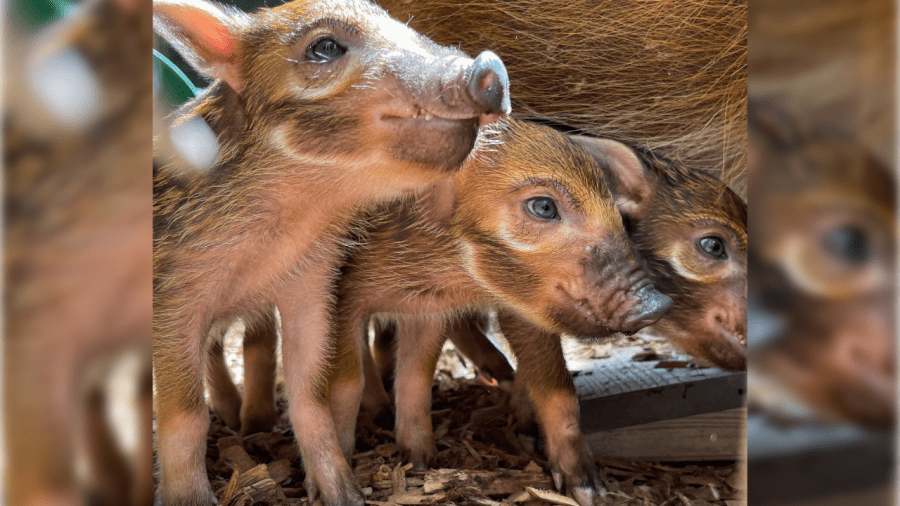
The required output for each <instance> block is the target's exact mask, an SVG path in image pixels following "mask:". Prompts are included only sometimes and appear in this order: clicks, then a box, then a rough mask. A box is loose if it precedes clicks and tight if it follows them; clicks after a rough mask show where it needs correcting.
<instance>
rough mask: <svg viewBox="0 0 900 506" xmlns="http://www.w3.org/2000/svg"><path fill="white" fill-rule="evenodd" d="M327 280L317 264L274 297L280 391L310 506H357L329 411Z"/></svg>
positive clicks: (324, 267) (327, 270) (323, 266)
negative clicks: (286, 404)
mask: <svg viewBox="0 0 900 506" xmlns="http://www.w3.org/2000/svg"><path fill="white" fill-rule="evenodd" d="M332 277H333V270H332V269H331V262H318V263H316V264H313V265H310V266H309V267H308V269H305V270H304V272H303V273H302V274H298V275H297V277H296V278H294V279H293V280H292V281H291V282H286V283H285V285H284V286H283V287H282V289H281V290H280V292H279V298H278V300H277V302H276V304H277V306H278V308H279V310H280V311H281V324H282V358H283V360H284V377H285V389H286V392H287V394H288V399H289V400H290V408H289V415H290V420H291V425H292V426H293V429H294V435H295V436H296V438H297V442H298V444H299V446H300V454H301V455H302V457H303V465H304V467H305V468H306V490H307V492H308V493H309V499H310V503H314V502H315V501H316V499H317V498H321V500H322V503H323V504H324V505H325V506H344V505H350V506H354V505H356V506H362V505H363V504H364V503H365V499H364V497H363V494H362V491H361V490H360V488H359V484H358V483H357V481H356V477H355V476H354V475H353V472H352V471H351V469H350V465H349V464H348V463H347V460H346V459H345V458H344V454H343V452H342V451H341V447H340V444H339V442H338V435H337V432H336V430H335V426H334V421H333V419H332V414H331V406H330V405H329V404H330V403H331V395H330V392H329V388H328V382H329V376H328V373H329V370H328V369H329V366H328V340H329V337H330V336H329V310H330V307H329V306H330V303H329V301H330V300H331V293H330V292H331V279H332Z"/></svg>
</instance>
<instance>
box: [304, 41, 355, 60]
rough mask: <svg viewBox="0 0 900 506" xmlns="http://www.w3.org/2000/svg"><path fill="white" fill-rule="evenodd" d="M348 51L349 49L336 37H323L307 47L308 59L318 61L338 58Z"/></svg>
mask: <svg viewBox="0 0 900 506" xmlns="http://www.w3.org/2000/svg"><path fill="white" fill-rule="evenodd" d="M346 52H347V49H346V48H345V47H344V46H342V45H340V44H338V43H337V41H335V40H334V39H332V38H330V37H323V38H321V39H319V40H317V41H315V42H313V43H312V44H310V45H309V47H308V48H306V59H307V60H309V61H314V62H318V63H326V62H330V61H333V60H337V59H338V58H340V57H341V56H344V53H346Z"/></svg>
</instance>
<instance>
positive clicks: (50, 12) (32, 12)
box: [12, 0, 70, 31]
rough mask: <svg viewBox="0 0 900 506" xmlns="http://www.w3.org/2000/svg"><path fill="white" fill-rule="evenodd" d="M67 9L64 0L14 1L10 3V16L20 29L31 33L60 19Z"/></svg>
mask: <svg viewBox="0 0 900 506" xmlns="http://www.w3.org/2000/svg"><path fill="white" fill-rule="evenodd" d="M69 8H70V6H69V4H68V2H66V0H16V1H14V2H12V15H13V20H14V22H15V23H16V24H18V25H19V27H20V28H22V29H24V30H27V31H33V30H37V29H38V28H40V27H42V26H44V25H46V24H48V23H50V22H51V21H53V20H54V19H57V18H61V17H62V16H64V15H65V14H66V12H67V11H68V10H69Z"/></svg>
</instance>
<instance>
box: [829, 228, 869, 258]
mask: <svg viewBox="0 0 900 506" xmlns="http://www.w3.org/2000/svg"><path fill="white" fill-rule="evenodd" d="M825 247H827V248H828V250H829V251H831V252H832V253H834V254H836V255H838V256H840V257H841V258H842V259H844V260H847V261H848V262H850V263H853V264H855V265H862V264H863V263H865V262H866V260H868V259H869V241H868V240H867V238H866V233H865V232H864V231H863V230H862V229H861V228H859V227H854V226H851V225H848V226H846V227H840V228H837V229H834V230H832V231H830V232H828V234H827V235H826V236H825Z"/></svg>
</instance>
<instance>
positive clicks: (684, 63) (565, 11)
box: [379, 0, 893, 199]
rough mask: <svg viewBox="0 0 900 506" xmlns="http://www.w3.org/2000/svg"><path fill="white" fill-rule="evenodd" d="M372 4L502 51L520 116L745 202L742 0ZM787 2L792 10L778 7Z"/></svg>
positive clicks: (439, 35)
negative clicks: (727, 189)
mask: <svg viewBox="0 0 900 506" xmlns="http://www.w3.org/2000/svg"><path fill="white" fill-rule="evenodd" d="M814 1H815V0H811V1H810V2H807V3H811V2H814ZM379 3H380V4H381V5H382V6H383V7H385V8H387V9H388V11H389V12H390V13H391V15H393V16H396V17H397V18H398V19H401V20H404V21H405V20H407V19H409V20H410V26H411V27H413V28H415V29H416V30H419V31H420V32H421V33H423V34H425V35H427V36H429V37H431V38H432V39H433V40H435V41H437V42H439V43H442V44H452V45H457V44H458V45H459V47H460V48H462V49H463V50H464V51H471V50H475V49H481V48H489V49H491V50H492V51H494V52H495V53H497V54H498V55H499V56H500V58H502V59H503V61H504V63H505V64H506V66H507V68H508V69H509V75H510V80H511V81H512V82H513V83H514V85H513V87H512V90H511V93H512V98H513V102H514V107H515V110H516V113H517V114H518V115H519V116H520V117H526V116H527V117H540V118H549V119H551V120H553V121H555V122H557V123H563V124H567V125H571V126H573V127H577V128H580V129H583V130H585V131H586V132H589V133H591V134H594V135H598V136H600V137H608V138H613V139H619V140H621V141H623V142H626V143H628V144H631V145H635V146H642V147H646V148H648V149H651V150H653V151H654V152H656V153H660V154H662V155H664V156H666V157H668V158H670V159H673V160H678V161H680V162H682V163H684V164H685V165H687V166H689V167H691V168H692V169H695V170H701V171H704V172H707V173H709V174H711V175H713V176H714V177H716V178H718V179H720V180H721V181H724V182H726V183H728V184H729V185H730V186H732V188H733V189H734V190H735V191H736V192H737V193H738V194H739V195H740V196H741V197H742V198H745V199H746V181H745V178H746V166H745V165H746V158H745V150H746V144H747V130H746V127H747V113H746V105H747V59H748V53H747V29H748V24H747V16H748V8H747V2H743V1H737V2H735V1H730V0H714V1H706V0H687V1H684V0H682V1H680V2H654V1H650V2H644V1H633V2H623V1H615V0H599V1H598V0H565V1H560V0H551V1H541V0H506V1H503V2H493V1H490V0H484V1H477V2H468V3H464V4H460V3H459V2H456V1H454V0H379ZM769 3H771V4H779V5H781V4H784V3H783V2H781V3H779V2H778V1H777V0H776V1H773V2H769ZM832 3H835V4H836V5H837V3H839V2H832ZM869 3H871V1H870V2H869ZM867 5H868V4H867ZM841 6H842V7H843V8H845V9H852V8H854V7H855V6H849V5H847V6H844V5H843V4H841ZM789 8H795V7H793V4H791V6H787V5H785V6H784V7H783V9H789ZM795 9H796V8H795ZM863 10H864V9H860V10H859V12H863ZM749 11H750V13H751V15H752V14H753V13H754V12H757V11H763V9H749ZM796 12H797V17H796V18H795V19H796V21H794V19H793V18H792V23H791V25H790V27H791V28H792V29H797V27H798V26H801V27H802V26H804V21H805V20H803V19H802V18H801V15H802V13H804V12H806V11H805V10H803V9H796ZM764 14H765V13H764V12H760V15H764ZM776 19H777V18H776ZM883 19H885V20H890V19H891V16H890V14H887V15H884V16H883ZM886 22H887V23H889V21H886ZM823 33H824V32H823ZM827 33H831V32H830V31H829V32H827ZM890 39H891V37H889V36H885V37H883V38H882V39H880V40H883V41H885V43H888V41H889V40H890ZM766 43H767V40H765V38H763V40H760V41H758V42H757V44H766ZM771 47H772V48H773V49H775V50H777V49H779V48H780V46H778V45H777V44H776V45H772V46H771ZM841 47H844V46H841ZM773 54H777V55H779V56H780V55H781V54H782V53H781V52H778V53H773ZM891 67H892V65H891V64H890V63H887V64H885V65H883V66H881V67H880V68H884V69H890V68H891ZM756 68H757V67H754V69H756ZM852 75H855V74H851V75H848V76H847V78H848V79H849V78H851V76H852ZM884 89H885V90H891V89H893V88H892V87H890V86H886V87H885V88H884ZM814 95H818V94H814ZM885 109H886V110H887V109H890V107H889V106H886V107H885Z"/></svg>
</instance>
